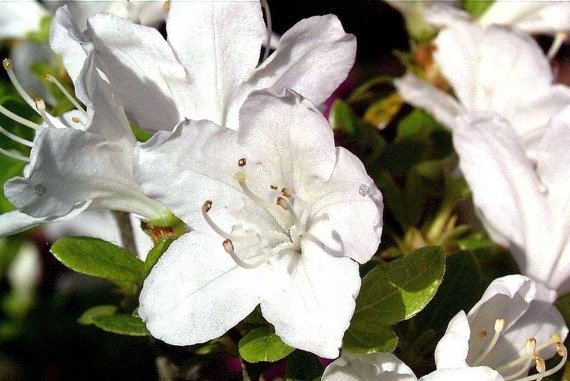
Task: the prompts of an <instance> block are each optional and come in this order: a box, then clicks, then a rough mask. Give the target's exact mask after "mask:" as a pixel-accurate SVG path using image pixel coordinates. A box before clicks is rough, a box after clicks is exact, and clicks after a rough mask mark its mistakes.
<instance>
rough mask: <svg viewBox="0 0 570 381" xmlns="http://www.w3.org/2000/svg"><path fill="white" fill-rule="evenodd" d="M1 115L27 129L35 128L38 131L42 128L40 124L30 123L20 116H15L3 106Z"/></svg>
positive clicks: (0, 108)
mask: <svg viewBox="0 0 570 381" xmlns="http://www.w3.org/2000/svg"><path fill="white" fill-rule="evenodd" d="M0 114H2V115H4V116H6V117H8V118H10V119H12V120H13V121H14V122H17V123H20V124H22V125H24V126H26V127H30V128H33V129H34V130H37V129H38V128H40V127H41V126H40V125H39V124H36V123H33V122H30V121H29V120H27V119H25V118H22V117H21V116H20V115H17V114H14V113H13V112H12V111H10V110H8V109H7V108H5V107H4V106H2V105H0Z"/></svg>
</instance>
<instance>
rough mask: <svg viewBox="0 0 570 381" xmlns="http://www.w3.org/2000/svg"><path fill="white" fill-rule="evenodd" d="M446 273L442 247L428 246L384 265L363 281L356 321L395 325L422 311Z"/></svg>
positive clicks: (357, 305)
mask: <svg viewBox="0 0 570 381" xmlns="http://www.w3.org/2000/svg"><path fill="white" fill-rule="evenodd" d="M444 272H445V255H444V253H443V251H442V250H441V249H440V248H439V247H424V248H421V249H418V250H415V251H413V252H412V253H410V254H408V255H407V256H405V257H403V258H400V259H397V260H395V261H392V262H389V263H380V264H379V265H378V266H376V268H374V269H373V270H371V271H370V272H369V273H368V274H366V276H365V277H364V279H363V280H362V287H361V289H360V294H359V295H358V298H357V300H356V310H355V312H354V317H353V321H355V322H357V323H359V324H361V323H360V322H361V321H362V322H364V321H368V322H370V323H373V324H385V325H389V324H394V323H397V322H399V321H402V320H405V319H409V318H410V317H412V316H414V315H415V314H417V313H418V312H419V311H421V310H422V309H423V308H424V307H425V306H426V305H427V303H429V301H430V300H431V299H432V298H433V296H434V295H435V292H436V291H437V288H438V287H439V285H440V283H441V280H442V278H443V274H444Z"/></svg>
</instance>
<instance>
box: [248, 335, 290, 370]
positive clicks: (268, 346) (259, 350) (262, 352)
mask: <svg viewBox="0 0 570 381" xmlns="http://www.w3.org/2000/svg"><path fill="white" fill-rule="evenodd" d="M293 350H294V348H291V347H290V346H288V345H287V344H285V343H284V342H283V341H282V340H281V338H280V337H279V336H277V335H276V334H275V333H274V332H273V330H272V329H271V328H270V327H262V328H256V329H254V330H252V331H250V332H249V333H248V334H247V335H245V336H244V337H243V338H242V339H241V340H240V341H239V354H240V355H241V357H242V358H243V359H244V360H245V361H247V362H250V363H256V362H260V361H269V362H275V361H278V360H281V359H282V358H284V357H287V356H288V355H289V354H291V352H293Z"/></svg>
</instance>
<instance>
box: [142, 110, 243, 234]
mask: <svg viewBox="0 0 570 381" xmlns="http://www.w3.org/2000/svg"><path fill="white" fill-rule="evenodd" d="M236 140H237V139H236V132H235V131H233V130H230V129H227V128H223V127H219V126H217V125H215V124H213V123H211V122H209V121H198V122H194V121H185V122H182V123H180V125H178V126H177V127H176V128H175V129H174V131H173V132H172V133H167V132H164V131H161V132H158V133H156V134H155V135H154V137H153V138H152V139H151V140H149V141H148V142H146V143H145V144H142V145H141V146H140V148H139V149H137V150H136V152H135V162H134V163H135V174H136V179H137V182H138V183H139V184H140V185H141V188H142V189H143V190H144V192H145V194H147V195H149V197H151V198H153V199H156V200H158V201H160V202H161V203H163V204H164V205H166V206H168V207H169V208H170V209H171V210H172V211H173V212H174V213H175V214H176V215H177V216H178V217H179V218H181V219H182V220H183V221H184V222H186V223H187V224H188V225H190V226H191V227H192V228H193V229H198V230H202V231H207V232H210V231H211V228H210V227H209V225H207V224H206V223H205V221H204V219H203V217H202V205H203V204H204V202H205V201H206V200H211V201H212V202H213V207H212V210H211V211H210V212H209V214H210V216H211V217H212V219H214V220H215V221H219V217H220V216H222V215H223V216H224V220H225V219H226V217H227V213H226V212H225V210H226V209H227V208H232V209H233V208H239V207H241V206H243V199H244V197H243V195H242V194H241V190H239V191H238V189H239V186H238V182H237V181H236V180H235V178H234V174H235V173H236V172H237V171H239V170H240V167H239V166H238V161H239V159H240V158H242V157H244V153H243V152H242V151H241V150H240V148H239V147H238V145H237V144H236ZM222 153H223V154H222ZM220 213H221V214H220ZM221 223H222V224H224V225H223V227H224V228H227V227H228V226H227V225H225V221H222V222H221Z"/></svg>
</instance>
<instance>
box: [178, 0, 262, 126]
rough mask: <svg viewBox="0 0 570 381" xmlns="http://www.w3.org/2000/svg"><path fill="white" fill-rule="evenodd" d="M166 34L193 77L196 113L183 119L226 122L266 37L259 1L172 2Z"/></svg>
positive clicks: (255, 63)
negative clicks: (237, 90) (239, 87)
mask: <svg viewBox="0 0 570 381" xmlns="http://www.w3.org/2000/svg"><path fill="white" fill-rule="evenodd" d="M167 34H168V42H169V43H170V45H171V46H172V48H173V49H174V51H175V53H176V56H177V57H178V59H179V60H180V62H181V63H182V65H184V67H185V68H186V70H187V71H188V73H190V74H191V76H192V82H191V83H190V86H191V87H190V89H189V93H190V94H193V95H194V99H195V110H194V111H195V112H194V113H192V114H189V113H187V114H185V116H186V117H187V118H189V119H195V120H199V119H208V120H211V121H213V122H214V123H217V124H220V125H221V124H223V123H224V119H225V115H224V113H225V110H226V108H227V106H229V104H231V103H233V102H235V100H234V99H233V98H234V97H235V94H234V92H235V90H236V89H237V87H238V86H239V84H240V83H242V82H244V81H245V80H246V79H247V77H248V76H249V74H250V73H251V72H252V71H253V70H254V69H255V67H256V66H257V63H258V61H259V53H260V50H261V44H262V42H263V41H264V40H265V36H266V30H265V24H264V22H263V15H262V13H261V6H260V4H259V2H257V1H241V2H211V1H208V2H200V1H198V2H195V1H194V2H172V4H171V6H170V11H169V13H168V20H167ZM242 101H243V100H242ZM240 103H241V102H240ZM235 127H237V126H235Z"/></svg>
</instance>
